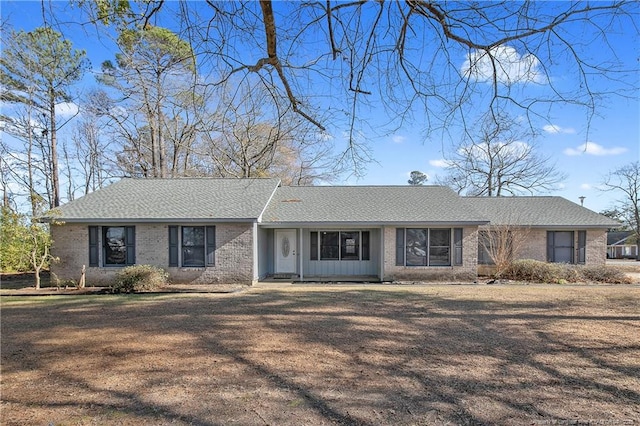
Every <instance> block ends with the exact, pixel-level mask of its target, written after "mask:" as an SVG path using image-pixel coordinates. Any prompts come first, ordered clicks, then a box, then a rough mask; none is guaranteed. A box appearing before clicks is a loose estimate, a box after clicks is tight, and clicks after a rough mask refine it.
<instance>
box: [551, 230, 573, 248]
mask: <svg viewBox="0 0 640 426" xmlns="http://www.w3.org/2000/svg"><path fill="white" fill-rule="evenodd" d="M555 234H556V236H555V245H556V247H573V232H570V231H569V232H556V233H555Z"/></svg>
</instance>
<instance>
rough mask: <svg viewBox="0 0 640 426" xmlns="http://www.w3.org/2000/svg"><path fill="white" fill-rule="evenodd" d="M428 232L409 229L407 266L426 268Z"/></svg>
mask: <svg viewBox="0 0 640 426" xmlns="http://www.w3.org/2000/svg"><path fill="white" fill-rule="evenodd" d="M426 264H427V230H426V229H407V266H426Z"/></svg>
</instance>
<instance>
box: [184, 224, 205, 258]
mask: <svg viewBox="0 0 640 426" xmlns="http://www.w3.org/2000/svg"><path fill="white" fill-rule="evenodd" d="M182 266H204V226H183V227H182Z"/></svg>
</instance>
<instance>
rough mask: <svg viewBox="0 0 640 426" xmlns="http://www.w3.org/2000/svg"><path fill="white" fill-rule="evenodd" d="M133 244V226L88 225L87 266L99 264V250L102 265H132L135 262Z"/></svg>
mask: <svg viewBox="0 0 640 426" xmlns="http://www.w3.org/2000/svg"><path fill="white" fill-rule="evenodd" d="M101 231H102V232H101ZM100 237H101V238H102V241H100ZM135 244H136V236H135V227H133V226H103V227H102V228H101V227H99V226H90V227H89V266H94V267H97V266H100V252H102V266H128V265H133V264H135V263H136V250H135Z"/></svg>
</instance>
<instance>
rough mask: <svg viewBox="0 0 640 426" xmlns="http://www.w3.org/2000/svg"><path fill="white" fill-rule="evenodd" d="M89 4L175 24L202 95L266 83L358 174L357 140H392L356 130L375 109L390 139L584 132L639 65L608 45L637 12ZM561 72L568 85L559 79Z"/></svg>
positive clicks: (584, 6)
mask: <svg viewBox="0 0 640 426" xmlns="http://www.w3.org/2000/svg"><path fill="white" fill-rule="evenodd" d="M81 3H84V4H85V6H87V7H89V8H90V9H91V8H92V10H90V12H92V16H93V18H94V22H95V20H101V21H102V22H104V23H117V25H120V26H127V25H129V26H131V25H140V26H145V25H148V24H150V23H154V22H160V21H162V20H163V19H165V18H166V17H172V16H173V15H174V14H178V15H179V16H180V17H181V20H180V22H181V28H180V35H181V36H182V37H183V38H184V39H186V40H189V41H190V43H191V45H192V46H194V52H195V54H196V55H197V57H198V59H199V63H200V64H202V66H203V68H206V69H209V70H211V73H210V75H209V76H208V78H207V81H208V82H210V83H212V84H223V83H225V82H227V81H228V80H229V79H230V78H231V77H232V76H233V77H235V78H239V79H245V78H249V77H257V78H259V79H261V80H262V81H263V82H264V84H265V85H266V86H268V87H270V94H271V99H272V102H273V103H282V101H285V102H287V103H288V104H289V106H290V109H291V110H292V111H293V112H294V113H295V114H298V115H299V116H301V117H303V118H304V119H305V120H307V121H309V122H310V123H313V125H315V126H317V127H318V128H319V129H328V130H329V131H330V132H334V131H336V130H337V131H346V132H347V134H348V141H349V144H348V146H347V151H348V152H347V155H346V156H345V158H350V159H352V160H353V161H361V160H363V159H366V158H368V156H367V155H366V150H365V151H363V150H361V148H362V138H360V137H359V135H360V134H361V130H362V129H363V128H365V127H368V129H367V130H369V131H384V130H381V129H384V126H382V124H383V123H380V122H376V123H368V122H365V121H362V120H361V117H362V116H363V111H364V110H366V108H367V107H369V106H371V105H375V106H382V107H384V108H385V111H386V113H387V116H388V118H389V121H390V125H389V126H390V128H391V129H393V128H394V127H395V126H400V125H403V124H404V123H405V120H412V119H415V118H418V119H419V120H420V123H422V124H423V125H424V127H425V130H426V131H427V132H428V131H434V130H441V129H450V128H451V126H452V125H460V126H461V128H463V129H466V130H469V129H470V126H469V123H473V122H474V121H475V119H476V117H477V114H478V113H480V114H483V113H486V112H490V113H491V114H492V116H494V117H496V116H498V115H499V112H501V111H507V110H510V111H511V112H512V114H514V115H522V116H524V117H526V119H528V120H529V122H530V123H531V124H532V126H533V127H536V126H535V125H533V122H535V121H536V120H538V119H541V120H544V119H547V120H548V119H549V117H552V116H553V114H554V111H555V108H556V106H562V105H567V104H570V105H572V106H577V107H581V108H584V110H585V112H586V114H585V116H586V117H587V127H588V124H589V122H590V120H591V117H593V115H594V114H595V112H596V108H597V106H598V104H599V102H603V101H605V100H606V99H607V97H609V96H611V95H613V94H616V95H621V96H630V97H632V96H635V93H636V92H635V91H636V90H637V87H636V85H637V81H636V80H634V77H633V76H634V75H635V72H632V71H633V69H634V68H635V67H636V64H635V63H626V64H625V63H624V62H622V59H621V58H622V57H623V55H619V54H618V53H619V52H618V49H619V46H618V45H617V44H616V43H615V42H613V39H614V37H615V35H616V34H619V33H621V32H624V33H625V34H627V35H628V36H630V37H637V36H638V26H637V24H636V23H637V22H638V13H639V9H638V7H637V4H635V3H634V2H633V1H626V0H623V1H612V2H607V3H602V2H595V3H590V2H531V1H526V2H512V1H496V2H484V3H437V2H430V1H424V0H406V1H393V2H382V1H375V2H374V1H350V2H341V1H332V0H327V1H311V2H272V1H271V0H261V1H259V2H255V1H236V2H218V1H207V2H179V3H177V2H136V3H134V2H126V3H125V2H121V1H118V0H111V1H101V2H96V3H94V2H81ZM131 12H135V13H131ZM587 34H588V35H589V36H585V35H587ZM595 51H597V52H598V55H597V57H596V55H595V54H594V52H595ZM603 57H604V59H602V58H603ZM560 72H561V73H562V74H563V75H572V76H574V78H573V79H572V81H571V82H568V81H566V79H563V80H560V79H556V78H554V77H555V76H556V75H557V74H559V73H560ZM596 83H605V84H596ZM531 85H534V86H536V88H537V89H538V90H536V91H535V92H532V91H529V90H525V87H527V86H531ZM596 87H606V89H603V90H605V91H606V93H605V92H602V91H600V92H599V91H598V89H596ZM386 129H389V127H386ZM587 136H588V134H587Z"/></svg>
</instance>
